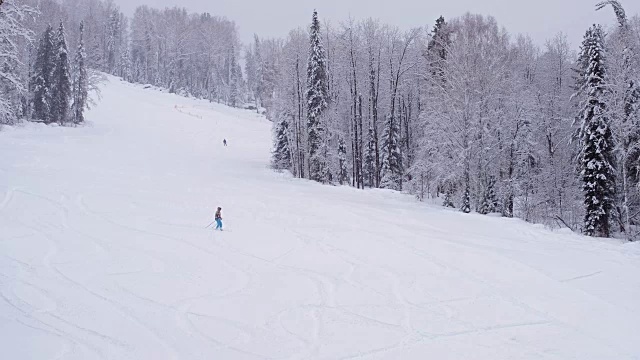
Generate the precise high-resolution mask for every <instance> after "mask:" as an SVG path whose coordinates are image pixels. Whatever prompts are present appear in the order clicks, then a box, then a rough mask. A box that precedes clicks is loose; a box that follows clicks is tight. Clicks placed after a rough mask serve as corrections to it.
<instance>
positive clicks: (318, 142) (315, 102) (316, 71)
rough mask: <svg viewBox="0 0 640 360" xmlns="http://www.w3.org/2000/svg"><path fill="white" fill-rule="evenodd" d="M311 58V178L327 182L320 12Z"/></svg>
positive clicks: (312, 34) (324, 59)
mask: <svg viewBox="0 0 640 360" xmlns="http://www.w3.org/2000/svg"><path fill="white" fill-rule="evenodd" d="M309 43H310V44H309V45H310V46H309V59H308V62H307V91H306V96H307V134H308V136H307V139H308V152H309V162H308V164H309V178H310V179H311V180H315V181H318V182H327V181H329V179H327V178H326V176H327V172H328V171H327V166H328V164H327V151H325V150H324V149H323V148H324V147H325V146H326V141H325V140H326V139H325V137H326V130H325V128H324V124H323V119H322V115H323V113H324V111H325V110H326V109H327V99H328V86H327V56H326V53H325V50H324V46H323V45H322V37H321V35H320V22H319V21H318V13H317V11H315V10H314V11H313V17H312V20H311V27H310V37H309Z"/></svg>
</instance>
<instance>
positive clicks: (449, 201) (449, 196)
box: [442, 183, 456, 208]
mask: <svg viewBox="0 0 640 360" xmlns="http://www.w3.org/2000/svg"><path fill="white" fill-rule="evenodd" d="M442 206H444V207H450V208H455V207H456V206H455V205H454V204H453V185H451V184H450V183H448V184H447V185H446V190H445V191H444V201H443V202H442Z"/></svg>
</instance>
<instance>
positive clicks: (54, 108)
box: [51, 22, 72, 124]
mask: <svg viewBox="0 0 640 360" xmlns="http://www.w3.org/2000/svg"><path fill="white" fill-rule="evenodd" d="M55 40H56V44H55V45H56V46H55V50H54V53H55V66H54V70H53V78H52V84H51V85H52V86H51V94H52V97H51V118H52V120H53V121H57V122H58V123H60V124H63V123H65V122H67V121H68V120H69V109H70V101H71V96H72V93H71V74H70V67H71V66H70V64H69V52H68V51H67V39H66V35H65V31H64V25H63V24H62V22H60V26H59V27H58V34H57V36H56V39H55Z"/></svg>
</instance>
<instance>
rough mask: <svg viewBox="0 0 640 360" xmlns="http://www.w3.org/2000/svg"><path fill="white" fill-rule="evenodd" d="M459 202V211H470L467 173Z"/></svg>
mask: <svg viewBox="0 0 640 360" xmlns="http://www.w3.org/2000/svg"><path fill="white" fill-rule="evenodd" d="M460 203H461V205H460V211H462V212H463V213H466V214H468V213H470V212H471V188H470V185H469V175H466V176H465V181H464V191H463V193H462V200H461V202H460Z"/></svg>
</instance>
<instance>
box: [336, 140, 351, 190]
mask: <svg viewBox="0 0 640 360" xmlns="http://www.w3.org/2000/svg"><path fill="white" fill-rule="evenodd" d="M338 163H339V168H340V170H339V172H338V182H339V183H340V185H344V184H348V183H349V173H348V172H347V146H346V145H345V143H344V139H343V138H340V140H338Z"/></svg>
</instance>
